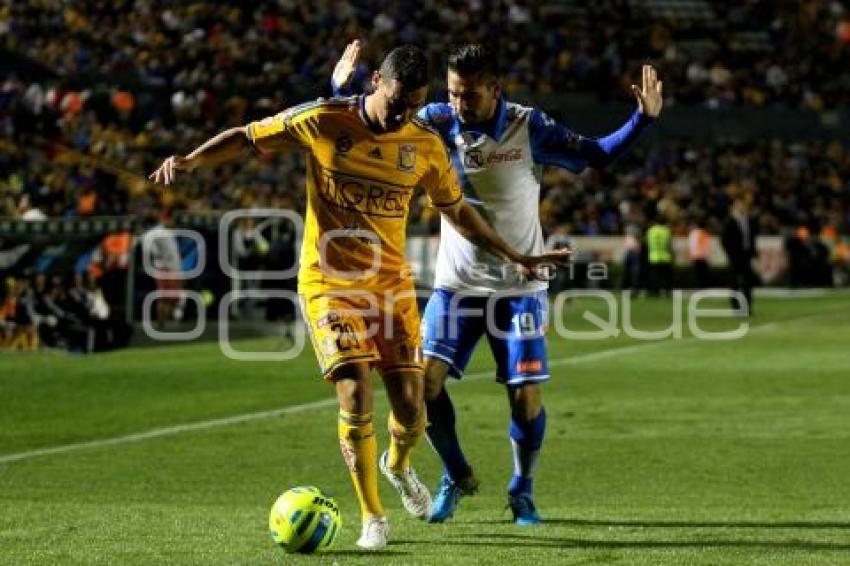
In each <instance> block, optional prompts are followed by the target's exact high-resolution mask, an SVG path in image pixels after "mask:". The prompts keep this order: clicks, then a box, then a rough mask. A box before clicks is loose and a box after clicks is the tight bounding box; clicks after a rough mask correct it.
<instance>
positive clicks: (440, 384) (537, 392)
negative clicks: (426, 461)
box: [332, 41, 663, 525]
mask: <svg viewBox="0 0 850 566" xmlns="http://www.w3.org/2000/svg"><path fill="white" fill-rule="evenodd" d="M359 50H360V44H359V42H356V41H355V42H352V43H351V44H349V46H348V48H347V49H346V51H345V53H344V54H343V57H342V58H341V59H340V61H339V63H338V64H337V67H336V68H335V70H334V76H333V80H332V82H333V84H334V89H335V91H336V92H339V90H340V87H344V85H345V84H347V82H348V81H349V80H350V77H351V75H352V73H353V70H354V68H355V66H356V64H357V58H358V55H359ZM632 91H633V93H634V95H635V98H636V99H637V104H638V108H637V109H636V110H635V112H634V113H633V114H632V115H631V117H629V119H628V120H627V121H626V123H625V124H623V125H622V126H621V127H620V128H619V129H618V130H616V131H615V132H613V133H611V134H609V135H607V136H604V137H600V138H591V137H585V136H582V135H580V134H578V133H576V132H574V131H572V130H571V129H569V128H568V127H567V126H565V125H563V124H559V123H558V122H556V121H555V120H553V119H552V118H550V117H549V116H547V115H546V114H545V113H544V112H542V111H541V110H539V109H537V108H534V107H528V106H522V105H520V104H515V103H513V102H509V101H508V100H506V99H505V97H504V96H503V95H502V88H501V85H500V81H499V71H498V66H497V61H496V58H495V56H494V54H493V53H491V52H490V51H489V50H488V49H487V48H486V47H484V46H482V45H479V44H470V45H464V46H461V47H459V48H457V49H455V50H453V51H452V52H451V54H450V55H449V60H448V97H449V103H448V104H445V103H432V104H428V105H427V106H425V107H424V108H422V110H420V111H419V114H418V116H419V118H420V119H421V120H423V121H424V122H426V123H427V124H429V125H431V126H432V127H433V128H434V129H436V130H437V131H438V132H439V133H440V135H441V137H442V138H443V141H444V142H445V143H446V146H447V147H448V148H449V152H450V154H451V159H452V163H453V165H454V167H455V169H456V170H457V172H458V174H459V176H460V178H461V181H462V184H463V190H464V193H465V196H466V198H467V200H468V201H469V202H471V203H472V204H474V205H475V206H477V207H478V208H479V210H480V211H481V213H482V215H483V216H484V217H485V218H486V219H487V220H488V221H489V222H490V223H491V225H492V226H493V228H494V229H495V230H496V231H497V232H498V233H499V234H501V235H502V237H503V238H504V239H505V241H507V242H508V243H509V244H510V245H512V246H514V247H515V248H516V249H517V250H520V251H522V252H524V253H528V254H540V253H541V252H542V251H543V233H542V230H541V227H540V219H539V201H540V180H539V179H540V170H541V169H542V167H541V166H544V165H550V166H555V167H563V168H565V169H568V170H570V171H573V172H576V173H578V172H580V171H582V170H584V169H585V168H586V167H588V166H590V167H597V168H598V167H604V166H606V165H608V164H609V163H611V162H612V161H613V160H615V159H616V158H617V157H619V156H620V155H622V154H623V153H624V152H625V151H626V149H627V148H628V147H629V146H630V145H631V143H632V142H633V141H635V139H637V137H638V136H639V135H640V134H641V132H642V131H643V130H644V129H646V127H647V126H649V125H650V124H651V123H652V122H653V121H654V120H655V119H656V118H657V117H658V115H659V114H660V112H661V107H662V102H663V98H662V84H661V82H660V81H658V79H657V76H656V71H655V69H653V68H652V67H651V66H649V65H644V66H643V78H642V86H641V87H638V86H636V85H633V86H632ZM440 230H441V232H440V247H439V251H438V259H437V268H436V281H435V284H434V287H435V290H434V293H433V295H432V296H431V298H430V300H429V301H428V305H427V307H426V309H425V312H424V315H423V326H424V333H423V334H424V348H423V349H424V355H425V400H426V404H427V410H428V420H429V421H430V426H429V428H428V430H427V434H428V438H429V440H430V441H431V444H432V445H433V447H434V448H435V450H436V451H437V453H438V454H439V456H440V458H441V460H442V462H443V465H444V474H443V477H442V478H441V481H440V486H439V488H438V491H437V494H436V497H435V498H434V501H433V504H432V507H431V514H430V517H429V521H431V522H442V521H445V520H446V519H448V518H449V517H451V516H452V515H453V513H454V511H455V509H456V507H457V505H458V502H459V501H460V498H461V497H462V496H464V495H469V494H472V493H474V492H475V491H476V490H477V487H478V481H477V480H476V478H475V476H474V474H473V472H472V467H471V466H470V465H469V463H468V462H467V459H466V457H465V456H464V454H463V451H462V450H461V446H460V442H459V440H458V436H457V431H456V427H455V412H454V407H453V405H452V401H451V398H450V397H449V394H448V392H447V390H446V388H445V382H446V379H447V377H448V376H449V375H451V376H452V377H455V378H461V377H462V375H463V372H464V369H465V368H466V365H467V363H468V362H469V359H470V356H471V355H472V351H473V350H474V348H475V346H476V344H477V343H478V340H479V339H480V338H481V337H482V336H486V337H487V340H488V342H489V344H490V349H491V351H492V353H493V357H494V359H495V361H496V365H497V370H496V377H497V381H499V382H501V383H503V384H504V385H505V387H506V390H507V397H508V402H509V404H510V408H511V422H510V427H509V437H510V442H511V448H512V451H513V460H514V470H513V475H512V477H511V480H510V482H509V484H508V490H507V491H508V504H509V505H510V508H511V510H512V512H513V517H514V522H516V523H517V524H520V525H531V524H536V523H539V522H540V516H539V514H538V512H537V510H536V507H535V505H534V500H533V490H532V487H533V477H534V471H535V468H536V466H537V461H538V458H539V455H540V448H541V446H542V443H543V436H544V431H545V429H546V411H545V410H544V408H543V404H542V400H541V389H540V384H541V383H543V382H545V381H547V380H548V379H549V367H548V360H547V354H546V341H545V336H544V334H545V328H546V319H547V304H548V302H547V297H546V288H547V284H546V282H545V281H540V280H529V279H528V278H526V277H524V276H523V274H522V273H518V272H517V271H516V270H515V269H511V268H510V267H509V266H506V264H505V263H504V262H503V261H502V260H501V259H499V258H497V257H495V256H493V255H492V254H490V253H488V252H487V251H485V250H483V249H482V248H480V247H478V246H476V245H475V244H473V243H472V242H470V241H469V240H467V239H465V238H464V237H463V236H461V235H460V234H459V233H458V232H457V230H455V228H454V227H452V226H451V224H449V223H448V222H445V221H444V222H442V224H441V228H440Z"/></svg>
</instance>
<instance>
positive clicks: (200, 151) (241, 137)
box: [148, 127, 251, 185]
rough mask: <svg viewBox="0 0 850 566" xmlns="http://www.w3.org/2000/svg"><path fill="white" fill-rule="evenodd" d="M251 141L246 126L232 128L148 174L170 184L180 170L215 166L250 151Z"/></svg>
mask: <svg viewBox="0 0 850 566" xmlns="http://www.w3.org/2000/svg"><path fill="white" fill-rule="evenodd" d="M250 149H251V141H250V140H249V139H248V135H247V132H246V131H245V128H244V127H237V128H230V129H229V130H225V131H223V132H221V133H220V134H218V135H216V136H215V137H212V138H210V139H209V140H207V141H205V142H204V143H202V144H201V145H200V146H199V147H198V148H197V149H195V150H194V151H192V153H190V154H189V155H186V156H183V155H172V156H170V157H168V158H167V159H166V160H165V161H163V162H162V165H160V166H159V167H158V168H157V169H156V171H154V172H153V173H151V174H150V175H149V176H148V179H150V180H152V181H153V182H154V183H163V184H166V185H170V184H171V183H173V182H174V178H175V176H176V175H177V172H178V171H191V170H192V169H195V168H197V167H214V166H216V165H218V164H220V163H226V162H227V161H232V160H234V159H236V158H238V157H241V156H243V155H245V154H247V153H248V151H249V150H250Z"/></svg>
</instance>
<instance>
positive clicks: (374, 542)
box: [356, 517, 390, 550]
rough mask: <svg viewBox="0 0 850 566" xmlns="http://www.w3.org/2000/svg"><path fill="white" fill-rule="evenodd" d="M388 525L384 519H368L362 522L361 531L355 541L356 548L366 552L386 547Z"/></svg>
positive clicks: (388, 531)
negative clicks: (363, 549)
mask: <svg viewBox="0 0 850 566" xmlns="http://www.w3.org/2000/svg"><path fill="white" fill-rule="evenodd" d="M389 535H390V524H389V522H388V521H387V518H386V517H369V518H368V519H366V520H365V521H363V531H362V532H361V533H360V538H359V539H357V543H356V544H357V546H359V547H360V548H365V549H366V550H375V549H378V548H384V547H385V546H387V537H388V536H389Z"/></svg>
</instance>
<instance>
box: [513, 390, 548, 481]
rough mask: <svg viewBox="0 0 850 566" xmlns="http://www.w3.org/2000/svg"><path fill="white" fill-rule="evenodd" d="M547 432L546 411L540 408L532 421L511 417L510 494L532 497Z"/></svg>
mask: <svg viewBox="0 0 850 566" xmlns="http://www.w3.org/2000/svg"><path fill="white" fill-rule="evenodd" d="M545 431H546V410H545V409H543V408H542V407H541V408H540V413H539V414H538V415H537V416H536V417H535V418H534V419H532V420H530V421H521V420H518V419H517V418H516V417H513V416H512V417H511V425H510V429H509V433H510V437H511V448H512V450H513V455H514V475H513V477H512V478H511V482H510V483H509V484H508V493H509V494H510V495H517V494H520V493H527V494H529V495H531V492H532V489H533V487H534V485H533V484H534V470H535V469H536V468H537V459H538V458H539V456H540V447H541V446H542V444H543V434H544V433H545Z"/></svg>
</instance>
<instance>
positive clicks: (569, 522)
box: [457, 518, 850, 529]
mask: <svg viewBox="0 0 850 566" xmlns="http://www.w3.org/2000/svg"><path fill="white" fill-rule="evenodd" d="M457 522H458V523H465V524H468V525H500V524H501V525H510V524H511V523H512V521H511V520H510V519H486V520H482V521H457ZM543 524H544V525H558V526H567V527H569V526H573V527H643V528H662V529H664V528H684V529H690V528H693V529H701V528H709V529H850V522H844V521H641V520H621V519H559V518H552V519H549V518H544V519H543Z"/></svg>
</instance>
